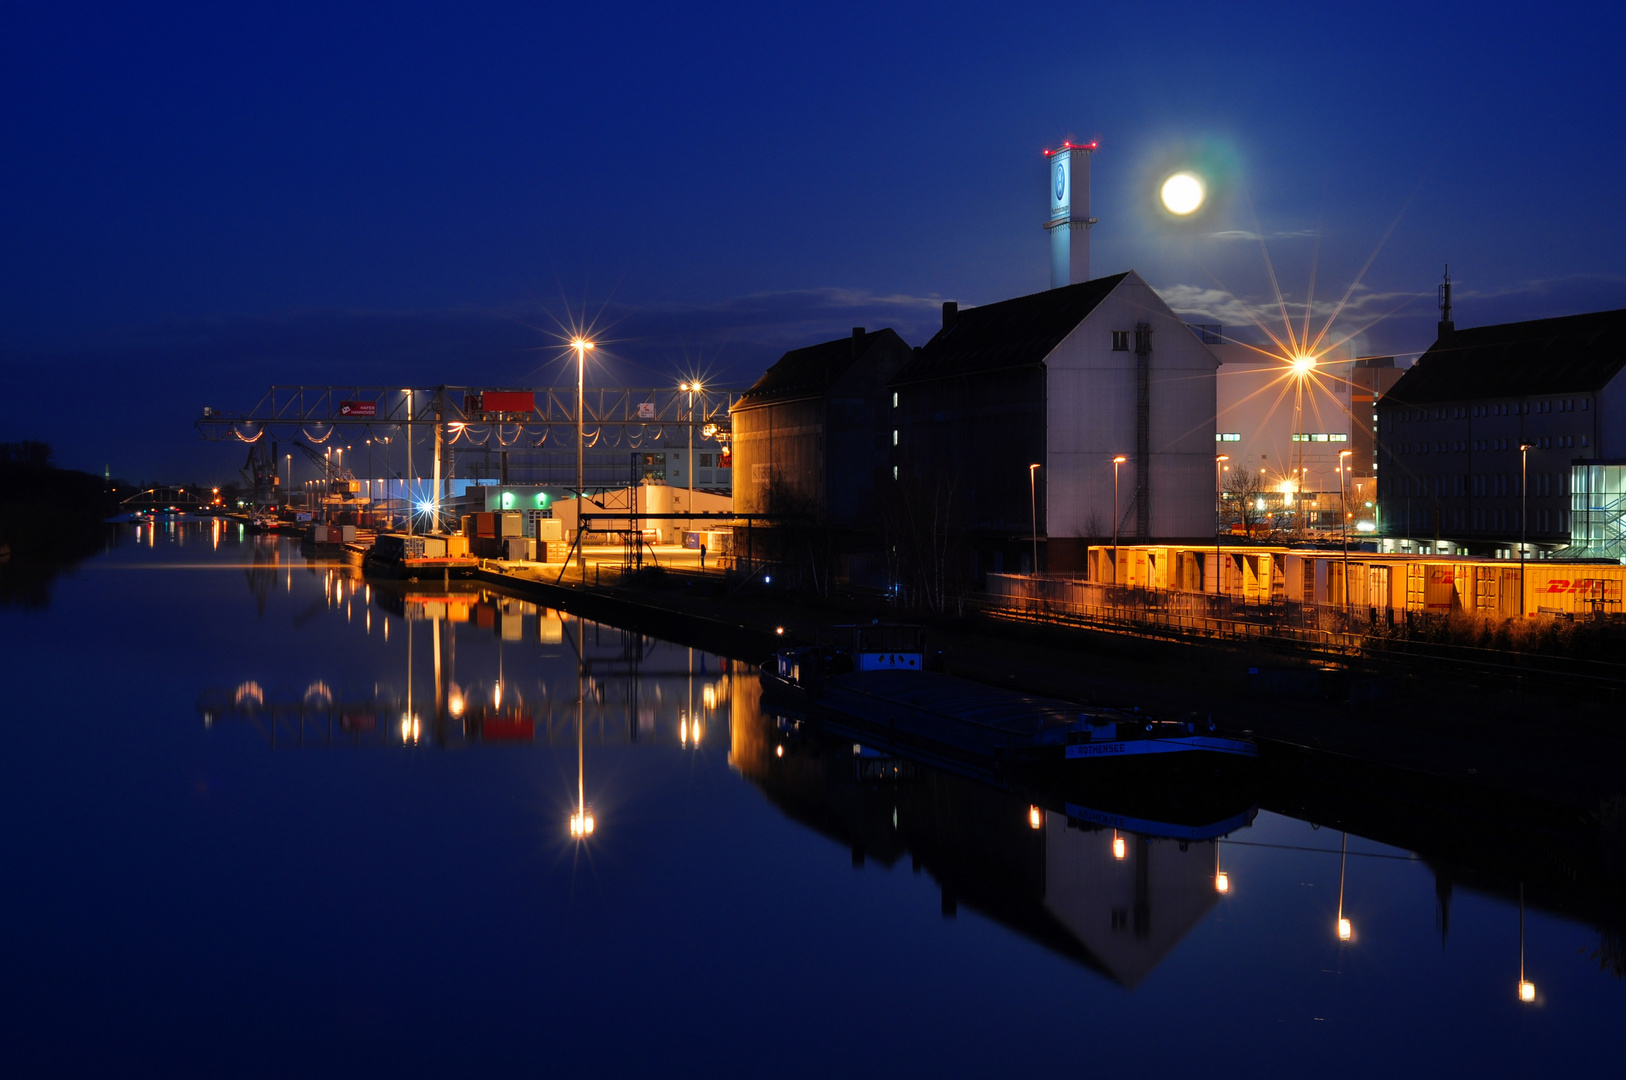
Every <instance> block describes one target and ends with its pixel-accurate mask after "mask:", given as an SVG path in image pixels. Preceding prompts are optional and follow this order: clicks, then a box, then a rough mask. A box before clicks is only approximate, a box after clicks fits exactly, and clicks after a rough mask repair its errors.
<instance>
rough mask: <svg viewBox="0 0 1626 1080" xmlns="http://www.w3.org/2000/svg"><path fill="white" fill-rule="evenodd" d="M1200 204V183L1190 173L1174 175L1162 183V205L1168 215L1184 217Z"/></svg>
mask: <svg viewBox="0 0 1626 1080" xmlns="http://www.w3.org/2000/svg"><path fill="white" fill-rule="evenodd" d="M1202 204H1203V184H1202V181H1201V180H1198V179H1197V178H1196V177H1195V176H1192V175H1191V174H1190V173H1175V174H1174V175H1173V176H1171V177H1169V178H1168V179H1167V180H1165V181H1163V205H1164V206H1165V207H1167V208H1168V211H1169V213H1171V214H1178V215H1180V216H1181V217H1185V216H1186V215H1187V214H1190V213H1192V212H1194V211H1195V210H1196V209H1197V208H1198V207H1199V206H1201V205H1202Z"/></svg>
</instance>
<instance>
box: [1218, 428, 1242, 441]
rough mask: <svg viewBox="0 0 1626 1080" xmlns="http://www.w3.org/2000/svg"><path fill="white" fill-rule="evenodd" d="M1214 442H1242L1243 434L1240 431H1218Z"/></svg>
mask: <svg viewBox="0 0 1626 1080" xmlns="http://www.w3.org/2000/svg"><path fill="white" fill-rule="evenodd" d="M1214 441H1215V442H1241V441H1242V433H1241V432H1240V431H1216V432H1214Z"/></svg>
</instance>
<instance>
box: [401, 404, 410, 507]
mask: <svg viewBox="0 0 1626 1080" xmlns="http://www.w3.org/2000/svg"><path fill="white" fill-rule="evenodd" d="M401 393H403V394H405V395H406V396H407V418H406V423H407V429H406V455H407V467H406V484H405V489H406V498H405V499H404V500H403V501H404V502H405V503H406V530H407V535H408V536H411V535H412V391H411V390H402V391H401Z"/></svg>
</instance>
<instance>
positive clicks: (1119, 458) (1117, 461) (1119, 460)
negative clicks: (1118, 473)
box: [1112, 454, 1129, 465]
mask: <svg viewBox="0 0 1626 1080" xmlns="http://www.w3.org/2000/svg"><path fill="white" fill-rule="evenodd" d="M1128 460H1129V459H1128V458H1126V457H1124V456H1123V455H1122V454H1119V455H1118V456H1117V457H1115V458H1113V459H1112V463H1113V464H1114V465H1122V464H1123V463H1124V462H1126V461H1128Z"/></svg>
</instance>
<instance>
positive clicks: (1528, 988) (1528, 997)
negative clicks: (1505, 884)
mask: <svg viewBox="0 0 1626 1080" xmlns="http://www.w3.org/2000/svg"><path fill="white" fill-rule="evenodd" d="M1519 1000H1520V1001H1522V1002H1524V1003H1525V1004H1526V1005H1528V1004H1530V1003H1531V1002H1532V1001H1534V1000H1536V984H1535V983H1533V982H1531V981H1530V980H1529V979H1526V978H1525V977H1524V882H1522V881H1521V882H1519Z"/></svg>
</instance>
